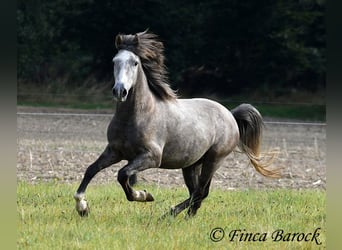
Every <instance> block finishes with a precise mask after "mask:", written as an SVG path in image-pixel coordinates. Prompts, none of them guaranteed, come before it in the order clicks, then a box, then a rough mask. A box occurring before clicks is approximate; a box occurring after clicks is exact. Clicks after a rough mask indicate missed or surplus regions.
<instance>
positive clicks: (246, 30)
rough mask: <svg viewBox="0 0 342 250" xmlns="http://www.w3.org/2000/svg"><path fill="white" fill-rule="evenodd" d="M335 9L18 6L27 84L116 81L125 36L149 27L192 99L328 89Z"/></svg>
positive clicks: (178, 84)
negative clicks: (118, 41) (328, 13)
mask: <svg viewBox="0 0 342 250" xmlns="http://www.w3.org/2000/svg"><path fill="white" fill-rule="evenodd" d="M325 4H326V1H324V0H259V1H255V0H244V1H239V0H200V1H199V0H191V1H184V0H172V1H170V0H148V1H141V0H140V1H138V0H125V1H115V0H97V1H95V0H49V1H43V0H18V9H17V25H18V31H17V32H18V83H19V84H21V85H30V84H36V85H39V84H40V85H44V84H47V83H49V84H51V83H52V82H54V83H58V82H59V81H60V82H63V83H64V84H67V85H68V86H70V87H73V86H75V87H76V86H80V85H82V84H84V83H85V82H88V84H89V82H90V84H92V85H96V84H103V82H110V81H112V78H113V75H112V70H113V69H112V67H113V65H112V62H111V60H112V57H113V56H114V55H115V53H116V50H115V47H114V37H115V35H116V34H117V33H119V32H120V33H136V32H140V31H143V30H145V29H146V28H149V30H150V31H152V32H154V33H156V34H158V35H159V36H160V38H161V39H162V41H163V42H164V45H165V53H166V59H167V61H166V64H167V67H168V69H169V76H170V82H171V83H172V86H173V87H174V88H178V89H180V91H181V93H185V95H195V94H198V93H200V92H201V93H203V92H207V93H209V94H217V95H219V96H226V95H229V94H236V93H244V92H245V93H248V92H249V91H251V90H256V89H259V90H267V91H280V92H282V91H285V92H286V91H300V90H304V91H310V92H315V91H320V90H324V89H325V73H326V50H325V48H326V30H325V20H324V19H325ZM89 79H92V80H91V81H90V80H89Z"/></svg>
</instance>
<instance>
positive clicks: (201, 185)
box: [188, 156, 224, 217]
mask: <svg viewBox="0 0 342 250" xmlns="http://www.w3.org/2000/svg"><path fill="white" fill-rule="evenodd" d="M223 159H224V157H223V158H221V157H214V156H211V157H209V156H207V157H206V158H205V159H204V162H203V166H202V171H201V175H200V176H199V180H198V185H197V188H196V190H195V191H194V192H193V194H192V196H191V199H190V204H189V209H188V216H189V217H191V216H194V215H196V213H197V210H198V209H199V208H200V207H201V204H202V201H203V200H204V199H205V198H206V197H207V196H208V194H209V189H210V184H211V180H212V177H213V175H214V173H215V172H216V170H217V169H218V168H219V167H220V165H221V163H222V161H223Z"/></svg>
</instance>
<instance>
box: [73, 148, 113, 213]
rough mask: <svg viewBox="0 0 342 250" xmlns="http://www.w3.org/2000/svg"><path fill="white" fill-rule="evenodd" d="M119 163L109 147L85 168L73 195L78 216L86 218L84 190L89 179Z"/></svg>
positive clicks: (86, 205)
mask: <svg viewBox="0 0 342 250" xmlns="http://www.w3.org/2000/svg"><path fill="white" fill-rule="evenodd" d="M119 161H120V159H119V157H117V155H116V154H115V153H114V152H113V151H112V150H111V149H110V148H109V146H107V147H106V149H105V150H104V152H103V153H102V154H101V155H100V157H99V158H98V159H97V160H96V161H95V162H94V163H93V164H91V165H90V166H89V167H88V168H87V170H86V172H85V174H84V177H83V180H82V182H81V184H80V186H79V188H78V189H77V191H76V193H75V195H74V198H75V200H76V210H77V212H78V214H79V215H80V216H87V215H88V213H89V206H88V204H87V201H86V199H85V190H86V188H87V186H88V184H89V182H90V181H91V179H92V178H93V177H94V176H95V175H96V174H97V173H98V172H99V171H101V170H102V169H104V168H107V167H109V166H110V165H112V164H114V163H117V162H119Z"/></svg>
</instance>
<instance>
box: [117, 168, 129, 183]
mask: <svg viewBox="0 0 342 250" xmlns="http://www.w3.org/2000/svg"><path fill="white" fill-rule="evenodd" d="M127 180H128V175H127V173H126V171H125V169H123V168H122V169H120V170H119V172H118V182H119V183H120V184H125V183H126V182H127Z"/></svg>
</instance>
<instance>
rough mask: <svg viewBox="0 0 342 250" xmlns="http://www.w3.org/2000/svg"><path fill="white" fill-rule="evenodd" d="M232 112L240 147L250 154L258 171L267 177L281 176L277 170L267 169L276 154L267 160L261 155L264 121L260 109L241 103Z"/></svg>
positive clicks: (250, 158) (249, 156)
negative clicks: (237, 129)
mask: <svg viewBox="0 0 342 250" xmlns="http://www.w3.org/2000/svg"><path fill="white" fill-rule="evenodd" d="M231 112H232V114H233V116H234V118H235V120H236V122H237V124H238V127H239V132H240V141H239V144H238V146H239V148H240V149H241V150H242V151H243V152H244V153H245V154H246V155H247V156H248V158H249V160H250V161H251V163H252V165H253V166H254V168H255V170H256V171H258V172H259V173H260V174H262V175H264V176H267V177H273V178H279V177H280V174H279V173H278V171H277V170H269V169H267V167H268V166H269V165H270V164H271V163H272V161H273V158H274V154H273V155H272V157H271V159H270V160H268V161H266V162H265V161H263V160H262V159H261V156H260V145H261V137H262V130H263V127H264V122H263V119H262V116H261V114H260V113H259V111H258V110H257V109H256V108H254V107H253V106H252V105H250V104H241V105H239V106H238V107H236V108H234V109H233V110H231Z"/></svg>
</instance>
